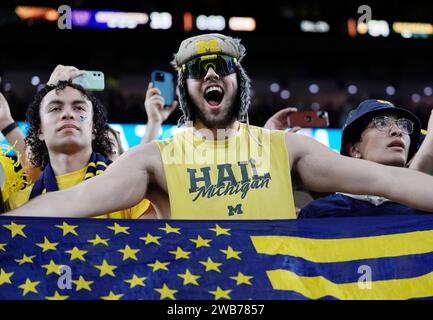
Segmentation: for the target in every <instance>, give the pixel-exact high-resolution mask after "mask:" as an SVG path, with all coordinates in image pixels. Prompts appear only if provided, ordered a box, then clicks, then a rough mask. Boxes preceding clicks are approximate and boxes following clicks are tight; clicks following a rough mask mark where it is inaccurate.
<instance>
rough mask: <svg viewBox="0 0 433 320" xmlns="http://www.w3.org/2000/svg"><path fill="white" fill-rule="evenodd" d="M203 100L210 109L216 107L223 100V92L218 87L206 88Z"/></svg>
mask: <svg viewBox="0 0 433 320" xmlns="http://www.w3.org/2000/svg"><path fill="white" fill-rule="evenodd" d="M204 98H205V100H206V102H207V103H208V104H209V105H210V106H211V107H217V106H219V105H220V103H221V101H222V100H223V98H224V90H223V89H222V88H221V87H219V86H211V87H208V88H207V89H206V90H205V93H204Z"/></svg>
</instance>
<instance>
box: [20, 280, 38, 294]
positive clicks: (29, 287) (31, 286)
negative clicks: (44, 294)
mask: <svg viewBox="0 0 433 320" xmlns="http://www.w3.org/2000/svg"><path fill="white" fill-rule="evenodd" d="M39 283H40V282H39V281H31V280H30V279H29V278H27V279H26V282H25V283H23V284H22V285H20V286H19V287H18V288H20V289H22V290H23V297H25V296H26V294H27V293H29V292H34V293H38V290H36V287H37V285H38V284H39Z"/></svg>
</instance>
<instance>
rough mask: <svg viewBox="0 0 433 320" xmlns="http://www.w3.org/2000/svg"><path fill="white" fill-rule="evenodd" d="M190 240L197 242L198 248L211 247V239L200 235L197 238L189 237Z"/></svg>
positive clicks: (196, 246)
mask: <svg viewBox="0 0 433 320" xmlns="http://www.w3.org/2000/svg"><path fill="white" fill-rule="evenodd" d="M189 240H190V241H192V242H194V243H195V248H196V249H197V248H200V247H210V244H209V242H211V241H212V240H210V239H203V238H202V237H201V236H200V235H199V236H198V237H197V239H189Z"/></svg>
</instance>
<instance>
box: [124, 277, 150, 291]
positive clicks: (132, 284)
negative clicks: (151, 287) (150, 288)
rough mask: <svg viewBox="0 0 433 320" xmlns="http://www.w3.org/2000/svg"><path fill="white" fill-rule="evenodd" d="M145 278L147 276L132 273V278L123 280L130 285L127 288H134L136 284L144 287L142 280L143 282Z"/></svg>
mask: <svg viewBox="0 0 433 320" xmlns="http://www.w3.org/2000/svg"><path fill="white" fill-rule="evenodd" d="M146 279H147V277H142V278H139V277H137V276H136V275H135V274H133V275H132V279H129V280H125V282H126V283H129V285H130V286H129V288H130V289H132V288H134V287H136V286H142V287H144V286H145V284H144V283H143V282H144V280H146Z"/></svg>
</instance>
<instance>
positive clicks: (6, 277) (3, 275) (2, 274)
mask: <svg viewBox="0 0 433 320" xmlns="http://www.w3.org/2000/svg"><path fill="white" fill-rule="evenodd" d="M13 275H14V273H13V272H9V273H7V272H6V271H4V270H3V269H0V286H1V285H3V284H4V283H9V284H12V282H11V277H12V276H13Z"/></svg>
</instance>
